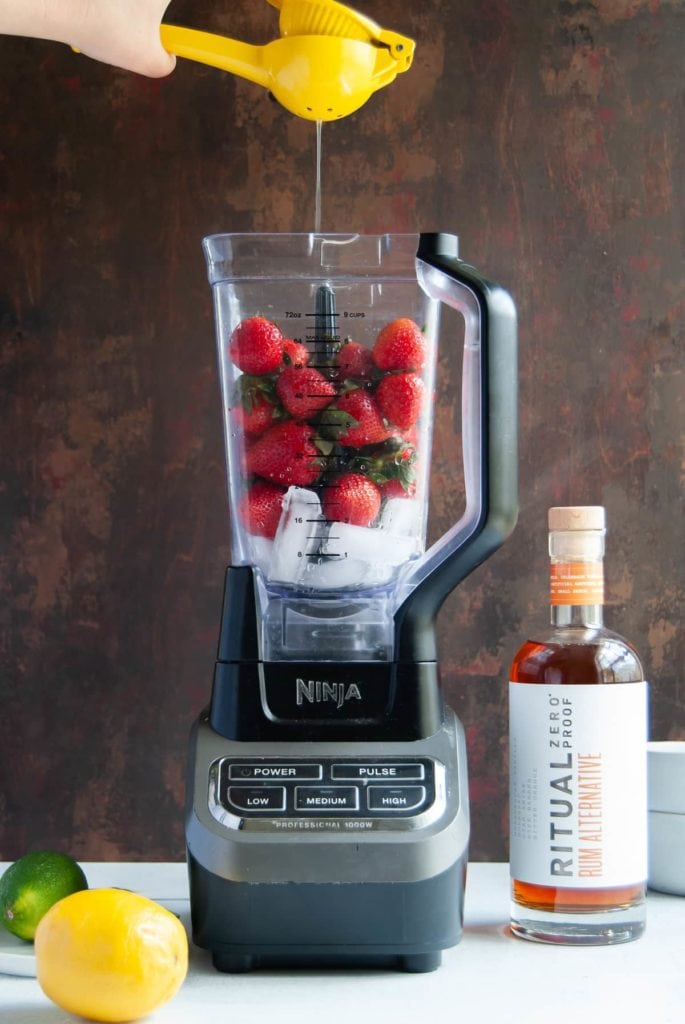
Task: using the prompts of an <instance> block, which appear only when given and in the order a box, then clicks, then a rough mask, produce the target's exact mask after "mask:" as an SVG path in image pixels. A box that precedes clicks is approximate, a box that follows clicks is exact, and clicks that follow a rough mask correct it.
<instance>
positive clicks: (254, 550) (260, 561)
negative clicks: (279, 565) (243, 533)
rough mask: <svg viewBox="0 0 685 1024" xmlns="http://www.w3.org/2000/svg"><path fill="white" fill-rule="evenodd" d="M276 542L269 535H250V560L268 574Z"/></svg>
mask: <svg viewBox="0 0 685 1024" xmlns="http://www.w3.org/2000/svg"><path fill="white" fill-rule="evenodd" d="M273 546H274V542H273V541H272V540H269V538H268V537H258V536H257V535H256V534H251V535H250V562H251V563H252V565H256V566H257V568H258V569H261V570H262V572H263V573H264V574H265V575H267V576H268V574H269V567H270V566H271V558H272V552H273Z"/></svg>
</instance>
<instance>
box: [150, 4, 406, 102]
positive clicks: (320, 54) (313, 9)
mask: <svg viewBox="0 0 685 1024" xmlns="http://www.w3.org/2000/svg"><path fill="white" fill-rule="evenodd" d="M268 3H270V4H271V6H272V7H276V8H277V9H278V10H279V11H280V17H279V29H280V38H279V39H275V40H273V41H272V42H270V43H267V44H266V46H251V45H250V44H248V43H243V42H240V41H239V40H237V39H228V38H226V37H224V36H219V35H214V34H212V33H209V32H198V31H196V30H195V29H187V28H182V27H181V26H177V25H162V27H161V37H162V44H163V46H164V47H165V48H166V49H167V50H169V52H170V53H175V54H177V55H178V56H179V57H186V58H188V59H190V60H196V61H200V62H201V63H204V64H209V65H211V66H213V67H217V68H221V69H222V70H223V71H231V72H232V73H233V74H235V75H239V76H240V77H241V78H247V79H248V80H249V81H251V82H256V83H257V85H261V86H264V88H266V89H268V90H269V91H270V92H271V94H272V95H273V96H274V97H275V99H277V100H278V101H279V103H281V104H282V105H283V106H284V107H285V108H286V109H287V110H289V111H290V112H291V113H293V114H297V115H298V117H303V118H306V119H307V120H310V121H334V120H336V119H337V118H340V117H346V116H347V115H348V114H352V113H353V112H354V111H355V110H358V109H359V107H361V106H363V104H364V103H366V101H367V100H368V99H369V97H370V96H371V95H372V94H373V93H374V92H376V91H377V90H378V89H382V88H383V87H384V86H386V85H389V84H390V83H391V82H392V81H394V79H395V77H396V75H398V74H399V73H400V72H402V71H407V70H408V68H409V67H410V66H411V62H412V58H413V54H414V43H413V41H412V40H411V39H407V38H406V37H405V36H401V35H398V34H397V33H396V32H387V31H385V30H384V29H382V28H381V27H380V26H379V25H377V24H376V23H375V22H374V21H372V20H371V19H370V18H367V17H365V16H364V15H363V14H359V13H358V12H357V11H353V10H351V9H350V8H349V7H346V6H345V5H343V4H340V3H336V2H335V0H268Z"/></svg>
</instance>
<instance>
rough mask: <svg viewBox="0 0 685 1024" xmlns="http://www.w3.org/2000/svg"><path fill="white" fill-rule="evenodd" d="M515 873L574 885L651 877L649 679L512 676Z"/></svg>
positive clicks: (542, 881) (588, 886)
mask: <svg viewBox="0 0 685 1024" xmlns="http://www.w3.org/2000/svg"><path fill="white" fill-rule="evenodd" d="M509 746H510V753H509V766H510V779H509V794H510V823H511V827H510V862H511V876H512V878H515V879H517V880H518V881H520V882H531V883H533V884H534V885H549V886H555V887H559V888H572V889H603V888H607V887H609V886H620V885H635V884H638V883H640V882H643V881H644V880H645V879H646V877H647V684H646V683H611V684H605V685H588V686H585V685H581V686H546V685H544V684H542V683H535V684H533V683H509Z"/></svg>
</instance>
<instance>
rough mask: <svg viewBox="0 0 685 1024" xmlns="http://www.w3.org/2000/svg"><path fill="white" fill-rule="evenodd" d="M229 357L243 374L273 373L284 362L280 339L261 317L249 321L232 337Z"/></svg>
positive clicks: (268, 322) (243, 322)
mask: <svg viewBox="0 0 685 1024" xmlns="http://www.w3.org/2000/svg"><path fill="white" fill-rule="evenodd" d="M228 354H229V356H230V357H231V359H232V360H233V362H234V363H235V365H236V366H237V367H238V369H239V370H242V371H243V372H244V373H255V374H260V375H261V374H263V373H272V372H273V371H274V370H277V369H278V367H279V366H280V365H281V363H282V361H283V335H282V334H281V332H280V330H279V329H278V327H277V326H276V324H272V323H271V321H270V320H265V319H264V317H263V316H251V317H248V319H247V320H242V321H241V322H240V323H239V324H238V326H237V327H236V329H235V330H234V331H233V333H232V334H231V337H230V340H229V343H228Z"/></svg>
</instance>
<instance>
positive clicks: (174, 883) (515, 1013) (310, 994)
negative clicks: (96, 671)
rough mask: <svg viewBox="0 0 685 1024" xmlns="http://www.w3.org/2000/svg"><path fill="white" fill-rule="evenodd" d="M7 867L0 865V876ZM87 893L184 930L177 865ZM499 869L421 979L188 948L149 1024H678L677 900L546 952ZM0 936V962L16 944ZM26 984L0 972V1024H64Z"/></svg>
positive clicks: (684, 994) (127, 872) (107, 868)
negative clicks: (594, 937)
mask: <svg viewBox="0 0 685 1024" xmlns="http://www.w3.org/2000/svg"><path fill="white" fill-rule="evenodd" d="M6 866H7V865H5V864H0V872H1V871H2V870H4V868H5V867H6ZM83 868H84V870H85V872H86V875H87V877H88V880H89V883H90V885H91V887H96V886H100V885H116V886H122V887H124V888H128V889H135V890H137V891H139V892H142V893H144V894H145V895H146V896H150V897H151V898H152V899H157V900H159V902H161V903H164V904H165V905H167V906H169V908H170V909H173V910H175V912H176V913H179V914H180V916H181V919H182V920H183V922H184V923H185V924H186V926H187V927H188V899H187V897H188V888H187V879H186V869H185V865H183V864H95V863H90V864H89V863H84V864H83ZM508 907H509V874H508V867H507V865H506V864H471V865H470V866H469V873H468V883H467V891H466V912H465V928H464V936H463V938H462V941H461V943H460V944H459V945H458V946H456V947H455V948H454V949H450V950H447V951H446V952H445V953H444V954H443V964H442V967H441V968H439V969H438V970H437V971H435V972H434V973H431V974H403V973H399V972H393V971H370V970H344V971H333V970H325V971H324V970H316V971H314V970H306V971H294V970H288V971H256V972H254V973H251V974H237V975H230V974H219V973H217V972H216V971H215V970H214V968H213V967H212V965H211V961H210V958H209V954H208V953H206V952H205V951H204V950H200V949H197V948H196V947H194V946H192V943H191V957H190V968H189V971H188V977H187V979H186V981H185V983H184V985H183V987H182V988H181V990H180V992H179V993H178V995H177V996H176V997H175V999H173V1000H172V1002H170V1003H168V1004H167V1005H166V1006H164V1007H162V1009H161V1010H158V1011H157V1012H156V1013H155V1014H152V1015H151V1016H150V1017H148V1018H146V1020H147V1021H148V1022H149V1024H195V1022H197V1024H351V1022H352V1024H366V1022H372V1024H386V1022H388V1024H403V1022H405V1021H406V1022H412V1024H415V1022H416V1024H439V1022H443V1021H444V1022H445V1024H448V1022H449V1024H468V1022H471V1021H474V1022H476V1021H478V1022H482V1024H508V1022H510V1021H511V1022H512V1024H513V1022H516V1024H582V1022H590V1021H618V1022H620V1021H624V1022H626V1024H628V1022H633V1021H639V1020H641V1019H646V1020H649V1022H650V1024H683V1020H684V1019H685V899H683V898H682V897H677V896H665V895H662V894H660V893H651V892H650V894H649V899H648V907H647V912H648V919H647V931H646V933H645V935H644V936H643V937H642V938H641V939H639V940H638V941H636V942H630V943H626V944H625V945H619V946H605V947H599V948H597V947H595V948H589V949H588V948H576V947H557V946H548V945H542V944H538V943H529V942H525V941H522V940H520V939H515V938H513V937H512V936H511V935H510V933H509V930H508V926H507V922H508ZM8 938H9V940H10V942H9V943H8V942H7V941H5V939H4V938H3V939H2V940H0V962H2V954H3V951H4V952H5V954H6V960H5V962H8V961H10V960H11V956H9V955H7V954H8V953H11V952H12V951H16V950H18V949H19V948H20V947H23V950H22V955H24V956H28V957H30V956H31V952H30V951H31V947H30V946H27V945H26V944H19V940H16V943H17V945H15V944H14V939H13V937H12V936H8ZM76 1020H77V1018H73V1017H71V1016H70V1015H69V1014H66V1013H64V1011H62V1010H60V1009H59V1008H58V1007H56V1006H54V1004H52V1003H51V1002H50V1001H49V1000H48V999H47V998H46V997H45V996H44V995H43V993H42V991H41V989H40V987H39V985H38V982H37V981H36V980H35V978H31V977H15V976H9V975H0V1021H2V1022H3V1024H71V1022H72V1021H76Z"/></svg>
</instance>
